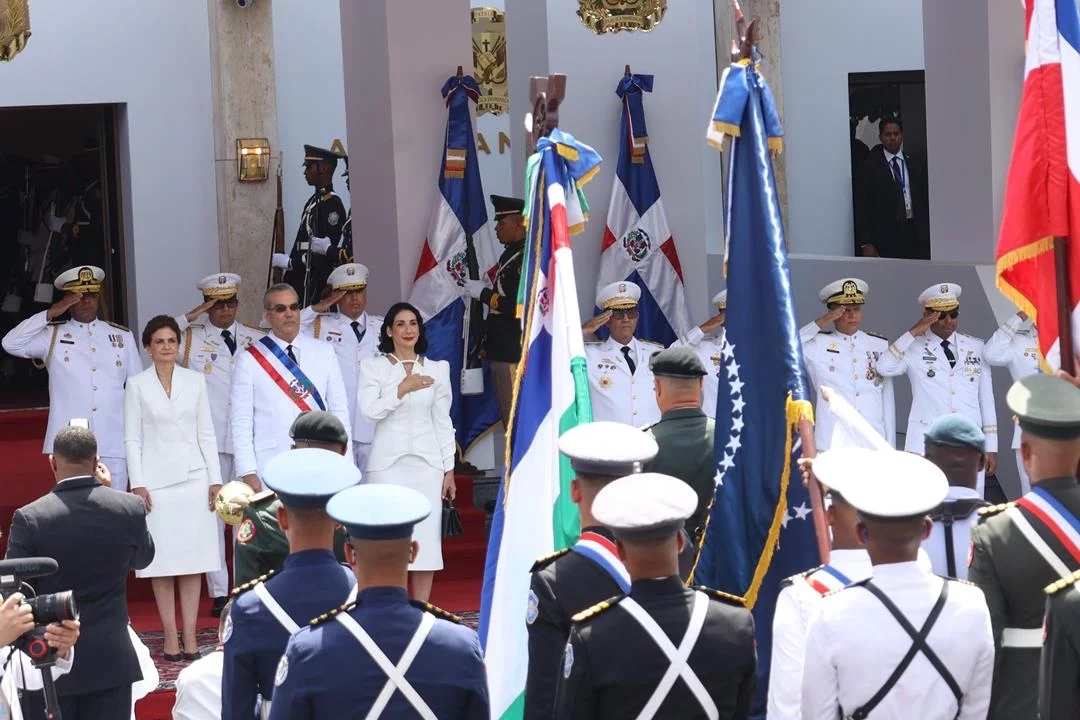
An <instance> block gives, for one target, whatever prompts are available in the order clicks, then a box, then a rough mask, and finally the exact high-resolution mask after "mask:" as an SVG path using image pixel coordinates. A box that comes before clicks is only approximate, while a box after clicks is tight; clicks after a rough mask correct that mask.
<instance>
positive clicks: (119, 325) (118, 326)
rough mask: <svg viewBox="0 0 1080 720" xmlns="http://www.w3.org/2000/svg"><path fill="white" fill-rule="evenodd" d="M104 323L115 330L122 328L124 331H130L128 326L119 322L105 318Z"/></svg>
mask: <svg viewBox="0 0 1080 720" xmlns="http://www.w3.org/2000/svg"><path fill="white" fill-rule="evenodd" d="M105 324H106V325H108V326H109V327H114V328H116V329H117V330H123V331H124V332H131V330H130V328H126V327H124V326H123V325H121V324H120V323H114V322H109V321H108V320H106V321H105Z"/></svg>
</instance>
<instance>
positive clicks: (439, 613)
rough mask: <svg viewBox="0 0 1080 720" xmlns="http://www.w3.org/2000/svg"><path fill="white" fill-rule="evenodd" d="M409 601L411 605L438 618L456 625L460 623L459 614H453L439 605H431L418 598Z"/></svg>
mask: <svg viewBox="0 0 1080 720" xmlns="http://www.w3.org/2000/svg"><path fill="white" fill-rule="evenodd" d="M409 602H410V603H411V604H412V606H413V607H418V608H420V609H421V610H423V611H424V612H429V613H431V614H432V615H434V616H435V617H437V618H439V619H440V620H449V621H450V622H452V623H455V624H457V625H460V624H461V617H460V616H458V615H455V614H454V613H452V612H447V611H445V610H443V609H442V608H441V607H436V606H434V605H432V604H431V603H427V602H420V601H419V600H410V601H409Z"/></svg>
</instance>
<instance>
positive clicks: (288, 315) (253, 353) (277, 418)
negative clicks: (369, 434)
mask: <svg viewBox="0 0 1080 720" xmlns="http://www.w3.org/2000/svg"><path fill="white" fill-rule="evenodd" d="M263 318H264V319H265V320H266V322H267V324H268V325H269V326H270V332H269V334H267V335H266V336H265V337H264V338H262V339H260V340H259V341H258V342H255V343H252V344H251V345H250V346H249V347H248V348H247V350H246V351H245V352H244V353H243V356H242V357H241V358H240V359H239V360H238V361H237V363H236V370H235V371H234V373H233V384H232V408H231V411H230V414H231V422H232V435H233V462H234V463H235V472H236V475H237V477H239V478H240V479H241V480H243V481H244V482H246V483H248V484H249V485H251V486H252V487H253V488H254V489H255V490H261V489H262V482H261V480H260V479H259V476H260V475H261V474H262V469H263V467H265V465H266V463H267V461H269V460H270V458H272V457H274V455H277V454H278V453H283V452H285V451H286V450H288V449H289V446H290V445H291V444H292V440H291V439H290V438H289V428H290V427H291V426H292V422H293V420H295V419H296V416H297V415H299V414H300V413H301V412H306V411H308V410H325V411H327V412H329V413H331V414H332V415H334V416H336V417H337V418H338V419H339V420H340V421H341V422H342V424H343V425H345V427H346V428H349V427H351V425H352V423H351V421H350V418H349V403H348V400H347V399H346V397H345V384H344V382H343V381H342V378H341V368H340V366H339V365H338V361H337V357H336V356H335V354H334V351H333V349H331V348H330V347H328V346H327V344H326V343H325V342H323V343H320V342H319V341H317V340H315V339H314V338H310V337H303V336H301V335H300V300H299V298H298V296H297V294H296V291H295V290H293V289H292V287H291V286H290V285H287V284H284V283H280V284H278V285H273V286H271V287H270V288H268V289H267V291H266V293H265V294H264V295H263Z"/></svg>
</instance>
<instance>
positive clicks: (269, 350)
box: [247, 335, 326, 412]
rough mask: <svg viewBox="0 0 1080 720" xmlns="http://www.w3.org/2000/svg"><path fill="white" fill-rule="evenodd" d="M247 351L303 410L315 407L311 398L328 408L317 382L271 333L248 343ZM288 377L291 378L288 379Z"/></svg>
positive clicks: (319, 407)
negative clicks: (311, 378)
mask: <svg viewBox="0 0 1080 720" xmlns="http://www.w3.org/2000/svg"><path fill="white" fill-rule="evenodd" d="M247 351H248V352H249V353H251V356H252V357H253V358H255V362H257V363H259V367H261V368H262V369H263V370H264V371H265V372H266V374H267V375H269V376H270V379H271V380H273V381H274V384H275V385H277V386H278V387H279V388H281V391H282V392H284V393H285V394H286V395H288V396H289V399H290V400H292V401H293V403H294V404H295V405H296V407H298V408H300V411H301V412H309V411H311V410H313V409H314V408H312V407H311V405H309V404H308V399H309V398H310V399H312V400H314V401H315V404H316V405H318V409H319V410H326V403H324V402H323V399H322V395H320V394H319V389H318V388H316V387H315V383H313V382H311V380H309V379H308V376H307V375H305V374H304V371H303V370H301V369H300V366H299V365H297V364H296V363H295V362H293V360H292V358H290V357H289V356H288V355H286V354H285V353H284V352H283V351H282V349H281V348H280V347H278V344H277V343H276V342H274V341H273V340H271V339H270V336H269V335H264V336H263V337H261V338H259V341H258V342H253V343H251V344H250V345H248V347H247ZM286 377H289V378H291V380H286V379H285V378H286Z"/></svg>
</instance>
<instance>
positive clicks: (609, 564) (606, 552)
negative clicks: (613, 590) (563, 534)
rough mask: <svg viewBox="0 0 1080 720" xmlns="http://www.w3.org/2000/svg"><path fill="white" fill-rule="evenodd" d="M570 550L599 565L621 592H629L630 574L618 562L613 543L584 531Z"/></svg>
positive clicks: (619, 561) (597, 534)
mask: <svg viewBox="0 0 1080 720" xmlns="http://www.w3.org/2000/svg"><path fill="white" fill-rule="evenodd" d="M571 550H573V551H574V552H576V553H578V554H579V555H584V556H585V557H587V558H589V559H590V560H592V561H593V562H594V563H596V564H597V565H599V566H600V567H601V568H602V569H603V570H604V572H606V573H607V574H608V575H610V576H611V579H612V580H614V581H615V584H616V585H618V586H619V588H620V589H621V590H622V591H623V592H630V573H629V572H627V570H626V566H625V565H623V564H622V561H621V560H619V555H618V553H617V552H616V551H615V543H613V542H611V541H610V540H608V539H607V538H606V537H604V536H603V535H601V534H600V533H595V532H592V531H591V530H586V531H585V532H583V533H581V537H580V538H579V539H578V541H577V543H575V544H574V547H573V548H571Z"/></svg>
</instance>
